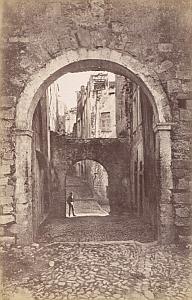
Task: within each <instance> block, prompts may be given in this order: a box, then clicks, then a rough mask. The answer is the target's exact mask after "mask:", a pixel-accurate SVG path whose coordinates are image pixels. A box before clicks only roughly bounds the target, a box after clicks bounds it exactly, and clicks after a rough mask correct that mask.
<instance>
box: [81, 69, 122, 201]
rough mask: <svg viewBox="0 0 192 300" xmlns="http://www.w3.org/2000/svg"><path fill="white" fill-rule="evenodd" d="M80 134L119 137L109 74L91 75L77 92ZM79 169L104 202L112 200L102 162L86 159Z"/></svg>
mask: <svg viewBox="0 0 192 300" xmlns="http://www.w3.org/2000/svg"><path fill="white" fill-rule="evenodd" d="M77 137H78V138H88V139H89V138H116V101H115V81H109V77H108V73H98V74H96V75H91V76H90V79H89V81H88V83H87V86H86V87H84V86H82V87H81V90H80V91H79V92H78V94H77ZM77 172H78V174H79V175H80V176H83V177H86V178H87V180H88V181H89V184H90V185H91V186H92V188H93V190H94V191H95V197H97V199H98V201H99V202H101V203H108V199H107V187H108V175H107V172H106V170H105V169H104V167H103V166H102V165H100V164H99V163H97V162H94V161H91V160H86V161H82V162H79V163H77Z"/></svg>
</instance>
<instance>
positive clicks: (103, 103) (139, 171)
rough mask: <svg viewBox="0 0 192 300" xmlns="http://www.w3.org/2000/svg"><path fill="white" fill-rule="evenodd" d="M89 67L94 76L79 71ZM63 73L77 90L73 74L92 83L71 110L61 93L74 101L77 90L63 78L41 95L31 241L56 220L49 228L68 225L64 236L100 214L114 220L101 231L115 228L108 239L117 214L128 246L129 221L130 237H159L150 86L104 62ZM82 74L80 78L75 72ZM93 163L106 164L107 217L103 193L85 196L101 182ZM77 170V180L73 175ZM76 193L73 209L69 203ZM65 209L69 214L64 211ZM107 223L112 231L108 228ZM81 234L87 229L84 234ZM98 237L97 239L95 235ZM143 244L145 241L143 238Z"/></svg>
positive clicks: (156, 117)
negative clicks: (92, 184) (73, 91)
mask: <svg viewBox="0 0 192 300" xmlns="http://www.w3.org/2000/svg"><path fill="white" fill-rule="evenodd" d="M104 67H106V68H107V71H112V70H113V69H114V71H116V72H117V74H112V73H108V72H107V71H105V70H104ZM90 69H91V70H92V69H93V71H91V72H92V73H91V72H89V73H85V72H82V70H85V71H87V70H90ZM61 70H62V72H63V73H64V74H65V73H66V72H67V71H69V70H70V71H71V72H72V73H69V75H68V78H71V79H70V80H71V82H74V84H75V81H73V77H72V75H73V74H74V75H75V76H76V77H74V78H79V79H78V80H79V82H80V80H81V81H82V80H83V77H84V76H86V78H87V83H86V84H85V85H81V87H80V86H79V91H78V92H77V96H76V97H77V99H76V104H74V105H75V106H74V107H71V108H70V110H68V109H67V107H66V106H65V105H66V104H65V101H64V99H63V97H64V96H62V95H64V94H65V93H68V94H67V95H68V97H69V98H70V94H69V90H70V89H74V87H73V84H72V85H70V83H71V82H70V81H68V82H66V81H62V80H64V78H65V76H63V77H59V79H58V80H56V81H53V82H52V83H51V84H50V85H49V86H48V87H47V89H42V87H40V89H39V91H40V92H41V93H40V94H39V96H38V97H40V98H39V102H38V104H37V106H36V108H35V111H34V114H33V120H32V129H33V132H34V134H33V140H32V149H33V150H32V170H33V173H32V178H33V184H32V189H33V208H32V224H33V225H32V230H33V237H34V238H35V239H36V238H37V237H38V232H39V229H40V232H41V233H42V232H44V229H42V228H43V226H44V225H43V224H44V222H45V224H49V220H51V221H50V222H51V224H52V227H51V228H53V227H54V226H55V230H56V231H57V229H56V228H57V227H58V226H60V225H58V224H59V223H58V220H60V222H61V224H62V223H63V222H64V223H63V224H64V227H62V226H61V227H60V230H61V228H63V230H64V228H65V224H68V222H69V224H68V225H70V224H71V226H72V227H73V226H77V228H78V224H79V223H78V222H79V221H78V220H79V218H80V217H81V215H83V214H85V216H86V217H88V216H89V214H92V215H94V214H95V212H94V210H95V211H99V212H98V214H100V216H103V217H104V216H106V215H109V218H107V219H106V218H103V219H102V220H101V219H99V224H100V223H101V224H100V225H98V226H101V228H102V227H104V228H105V227H106V228H107V226H109V227H110V226H112V227H113V228H114V229H113V230H114V232H113V234H111V235H108V234H107V230H106V235H105V237H106V239H107V240H108V239H109V240H110V239H114V240H116V238H115V231H116V230H117V228H116V225H117V223H116V219H113V216H118V217H119V221H120V223H121V222H122V223H121V227H122V228H124V233H122V239H123V240H126V239H129V238H131V236H132V235H130V231H129V228H128V227H130V228H131V227H132V225H133V224H132V225H131V223H130V224H128V223H127V221H128V219H129V221H130V222H133V223H134V222H136V224H137V222H138V224H137V225H136V226H133V227H135V232H134V234H133V236H132V237H134V236H135V238H136V237H137V232H140V230H139V226H141V228H142V227H143V228H145V230H146V232H147V231H150V234H149V237H148V239H149V240H153V239H157V238H160V236H161V235H160V233H158V232H160V231H161V215H160V210H159V204H160V202H159V201H160V195H161V193H160V190H159V189H160V181H159V178H160V177H159V160H158V157H159V151H160V148H159V143H161V138H160V136H159V135H157V124H158V123H157V122H158V120H159V115H158V111H157V107H156V104H155V102H154V101H153V98H152V97H151V96H150V93H149V91H148V88H147V87H146V86H145V85H144V84H143V83H142V82H141V80H140V78H137V77H135V78H134V76H133V74H131V73H129V71H126V70H124V69H123V68H122V67H121V66H119V65H117V64H113V63H111V62H109V63H106V62H105V61H103V60H83V61H80V62H78V63H72V64H71V65H69V66H67V67H66V68H63V69H61ZM61 70H60V72H59V73H58V74H59V75H60V74H61ZM78 70H81V72H79V73H73V72H75V71H78ZM96 70H99V71H96ZM102 70H103V71H102ZM70 74H71V75H70ZM122 74H124V75H127V76H128V75H129V77H125V76H123V75H122ZM57 76H58V75H57ZM69 76H70V77H69ZM77 76H79V77H77ZM62 78H63V79H62ZM66 78H67V77H66ZM133 79H135V80H133ZM140 84H141V85H140ZM67 87H68V89H67ZM62 90H63V92H62ZM43 91H44V92H43ZM66 99H67V98H66ZM35 101H36V98H35ZM66 101H68V100H66ZM71 101H73V100H71ZM66 103H67V102H66ZM74 103H75V102H74ZM165 129H166V128H165ZM90 160H92V161H94V162H95V163H97V164H100V165H101V166H103V168H104V169H105V171H106V172H107V189H106V188H105V189H106V191H105V193H106V196H107V199H108V209H107V211H103V210H102V207H100V204H99V201H101V202H102V201H104V198H105V196H104V195H103V196H101V197H100V200H99V198H98V199H93V198H94V197H93V194H94V193H95V190H94V188H92V191H90V194H89V193H88V192H87V196H86V191H87V190H88V189H89V187H90V182H91V181H94V180H95V179H96V176H97V172H93V170H92V171H90V170H91V169H90V168H93V166H92V167H91V165H88V161H90ZM82 161H84V163H83V162H82ZM86 161H87V163H85V162H86ZM74 165H76V168H77V169H76V175H78V176H79V178H77V176H76V177H75V176H72V174H73V172H74ZM87 172H89V174H88V175H87V181H86V182H85V178H84V177H85V174H86V173H87ZM69 174H71V178H69ZM73 175H74V174H73ZM80 180H81V183H80ZM83 181H84V182H83ZM77 182H79V185H81V190H82V189H84V196H83V197H82V198H83V199H81V196H80V195H78V193H76V192H75V184H76V185H77ZM102 184H104V179H103V182H102ZM72 187H73V188H72ZM90 188H91V187H90ZM73 189H74V190H73ZM79 189H80V187H79ZM71 192H72V193H73V197H74V199H75V206H76V208H75V207H72V206H73V205H72V206H71V205H68V203H67V202H68V198H69V195H70V193H71ZM88 194H89V195H88ZM91 194H92V195H91ZM83 205H84V207H85V206H87V212H83V211H82V207H83ZM68 206H70V210H67V209H68V208H69V207H68ZM78 207H79V213H78ZM91 207H92V211H91V209H90V208H91ZM99 207H100V208H99ZM97 208H98V210H97ZM73 209H75V212H74V211H73ZM166 213H167V212H166ZM69 214H70V215H72V214H76V217H78V220H76V221H75V220H74V221H73V220H71V221H69V220H66V219H65V221H63V218H66V217H69ZM125 216H127V217H125ZM111 218H112V219H111ZM85 220H86V222H87V221H88V224H87V223H86V222H85V224H84V226H85V227H86V226H88V227H90V226H92V225H90V224H91V217H90V220H88V219H87V218H86V219H85ZM114 220H115V221H114ZM106 221H107V224H108V225H107V224H106V226H105V225H104V224H105V222H106ZM54 222H56V223H54ZM65 222H67V223H65ZM80 222H82V219H81V221H80ZM96 222H97V221H96ZM111 222H112V223H111ZM54 224H55V225H54ZM86 224H87V225H86ZM102 224H103V226H102ZM109 224H111V225H109ZM112 224H113V225H112ZM95 226H96V223H95ZM98 226H96V228H98ZM127 226H128V227H127ZM137 226H138V228H137ZM148 226H149V227H148ZM117 227H118V226H117ZM46 228H47V227H46ZM90 228H91V227H90ZM149 228H150V229H149ZM93 229H94V226H93ZM145 230H144V231H145ZM45 231H46V230H45ZM77 231H78V229H77ZM117 231H118V230H117ZM83 232H84V230H83V231H82V234H83ZM128 232H129V234H128ZM165 234H167V231H165ZM45 235H46V234H45ZM61 235H62V234H61ZM101 235H102V234H101ZM144 235H145V233H144ZM63 236H65V230H64V232H63ZM75 236H76V237H77V240H78V241H79V240H81V238H82V239H83V235H81V236H79V235H78V234H75ZM95 236H96V237H98V236H100V233H98V232H97V230H96V233H95ZM129 236H130V237H129ZM146 236H147V235H146ZM74 238H75V237H74ZM92 238H93V239H94V233H93V232H92V234H90V237H89V238H88V237H87V239H92ZM119 238H120V236H119ZM138 238H139V239H140V240H141V239H142V237H141V236H140V234H139V237H138ZM66 241H67V237H66Z"/></svg>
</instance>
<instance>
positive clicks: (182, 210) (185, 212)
mask: <svg viewBox="0 0 192 300" xmlns="http://www.w3.org/2000/svg"><path fill="white" fill-rule="evenodd" d="M175 213H176V216H179V217H181V218H188V217H189V216H190V209H189V208H187V207H177V208H175Z"/></svg>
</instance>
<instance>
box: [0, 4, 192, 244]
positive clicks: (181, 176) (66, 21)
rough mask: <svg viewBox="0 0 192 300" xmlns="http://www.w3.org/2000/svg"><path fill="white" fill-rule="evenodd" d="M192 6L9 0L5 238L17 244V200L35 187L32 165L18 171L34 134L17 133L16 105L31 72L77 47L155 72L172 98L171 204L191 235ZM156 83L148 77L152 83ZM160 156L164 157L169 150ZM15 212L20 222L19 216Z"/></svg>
mask: <svg viewBox="0 0 192 300" xmlns="http://www.w3.org/2000/svg"><path fill="white" fill-rule="evenodd" d="M166 2H167V3H166ZM190 9H191V1H190V0H184V1H175V0H170V1H155V2H154V0H148V1H144V0H135V1H131V0H121V1H120V2H119V0H94V1H85V0H74V1H67V0H62V1H61V0H60V1H59V0H58V1H57V0H54V1H52V0H47V1H44V0H41V1H38V2H36V1H33V0H30V1H26V0H19V1H17V0H15V1H11V0H7V1H6V2H4V5H3V15H4V16H3V22H2V32H3V33H2V34H1V51H2V54H3V59H2V64H3V73H2V82H1V102H0V105H1V111H0V118H1V122H0V126H1V128H0V131H1V136H0V141H1V145H2V146H1V168H0V172H1V173H0V189H1V198H0V200H1V211H0V213H1V215H0V224H1V227H0V235H1V241H4V240H8V241H10V242H11V241H14V232H13V231H12V230H11V226H10V225H11V224H14V223H15V207H16V206H15V205H16V202H17V203H19V201H21V202H22V199H18V196H15V195H18V193H19V194H20V195H22V194H24V193H25V194H27V193H29V191H30V189H31V178H30V176H28V169H30V167H31V166H30V163H28V164H27V165H26V167H25V168H24V167H23V166H22V167H18V166H17V168H15V157H16V156H17V155H19V153H21V151H24V149H25V147H27V146H25V144H29V143H30V135H31V133H30V132H27V133H26V137H25V138H24V139H25V140H26V143H24V140H23V139H22V138H23V137H22V138H21V136H22V134H23V133H22V132H20V131H18V130H15V129H16V127H15V120H16V111H15V109H16V105H18V102H19V99H20V96H21V93H22V91H23V90H24V89H25V87H26V86H27V84H29V83H30V82H31V78H32V76H33V75H34V74H37V72H39V71H40V70H43V68H44V67H45V66H46V65H47V64H48V63H49V62H51V61H52V60H53V59H55V58H57V57H59V56H60V55H61V54H62V53H63V51H65V50H70V49H71V50H78V49H79V48H85V49H102V48H107V49H109V50H116V51H119V52H120V53H123V54H128V55H130V56H131V57H133V58H136V59H137V61H139V62H141V63H143V64H144V65H147V66H148V67H149V68H151V69H152V70H154V71H155V72H156V73H157V74H158V77H159V79H160V82H161V85H162V87H163V89H164V91H165V92H166V94H167V97H168V99H169V103H170V107H171V111H172V117H173V118H172V121H173V123H174V125H173V127H172V128H173V129H172V133H171V139H172V154H171V155H172V171H173V185H174V187H173V191H172V197H171V199H172V201H173V203H174V204H175V211H174V214H175V225H176V227H177V229H178V232H180V233H181V234H182V233H183V232H186V230H189V227H190V216H191V199H192V196H191V189H192V180H191V170H192V158H191V155H192V154H191V153H192V151H191V148H192V143H191V132H192V130H191V128H192V124H191V123H192V121H191V119H192V104H191V103H192V87H191V82H190V79H191V74H190V62H191V61H190V54H189V50H190V47H189V45H190V43H191V28H190V27H191V26H190V24H191V20H190V14H189V10H190ZM61 67H62V66H61ZM50 75H51V74H49V76H50ZM152 79H153V78H150V76H149V77H148V81H149V82H151V81H152ZM154 89H155V87H154ZM31 97H33V95H31ZM23 110H25V108H24V107H23ZM15 133H16V134H17V141H20V140H21V139H22V142H21V143H20V144H19V143H17V146H16V148H15V139H16V137H15ZM166 140H167V138H166V137H165V142H166ZM160 151H162V153H163V151H165V149H162V150H161V149H160ZM30 157H31V153H30V151H28V150H26V152H25V153H24V154H23V157H22V159H24V160H26V161H28V160H30ZM23 178H25V180H24V179H23ZM160 180H162V179H161V178H160ZM16 181H17V189H16V192H15V183H16ZM18 191H19V192H18ZM22 204H23V203H22ZM17 214H18V215H17V218H18V219H19V218H20V217H19V216H20V212H19V213H17ZM21 214H22V211H21ZM30 222H31V221H30V220H26V221H25V223H26V224H24V223H23V225H24V226H26V227H27V226H28V224H30ZM21 229H22V228H21Z"/></svg>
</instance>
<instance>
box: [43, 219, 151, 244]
mask: <svg viewBox="0 0 192 300" xmlns="http://www.w3.org/2000/svg"><path fill="white" fill-rule="evenodd" d="M154 239H155V233H154V231H153V230H152V228H151V226H150V225H149V224H145V223H144V221H143V220H142V219H141V218H138V217H137V216H134V215H132V214H130V215H125V216H121V217H119V216H109V215H108V216H91V217H90V216H83V217H79V216H77V217H71V218H65V219H51V220H50V219H49V220H48V222H47V223H46V224H44V226H43V228H42V229H41V237H40V241H41V242H43V241H49V242H50V241H62V242H80V241H83V242H87V241H127V240H136V241H139V242H152V241H154Z"/></svg>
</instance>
